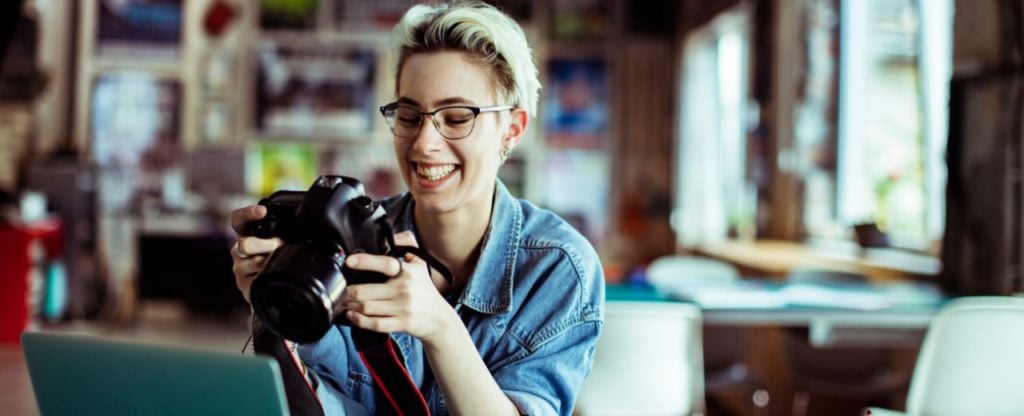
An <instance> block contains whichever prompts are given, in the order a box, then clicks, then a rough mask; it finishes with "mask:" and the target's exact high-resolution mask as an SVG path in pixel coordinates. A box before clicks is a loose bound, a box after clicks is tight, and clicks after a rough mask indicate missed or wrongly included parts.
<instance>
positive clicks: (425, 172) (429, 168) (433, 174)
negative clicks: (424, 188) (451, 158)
mask: <svg viewBox="0 0 1024 416" xmlns="http://www.w3.org/2000/svg"><path fill="white" fill-rule="evenodd" d="M412 165H413V171H414V172H416V175H417V176H420V177H422V178H424V179H427V180H429V181H432V182H433V181H437V180H441V179H443V178H445V177H446V176H448V175H451V174H452V172H455V169H456V166H455V165H453V164H445V165H423V164H420V163H416V162H413V164H412Z"/></svg>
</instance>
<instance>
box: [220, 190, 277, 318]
mask: <svg viewBox="0 0 1024 416" xmlns="http://www.w3.org/2000/svg"><path fill="white" fill-rule="evenodd" d="M265 215H267V207H264V206H262V205H250V206H247V207H245V208H239V209H236V210H234V211H232V212H231V228H233V229H234V230H235V234H236V235H238V241H237V242H236V243H235V245H234V246H233V247H232V248H231V260H232V262H233V265H232V267H231V270H232V271H233V272H234V273H235V285H236V286H238V291H240V292H242V297H244V298H245V301H246V302H249V288H250V287H252V281H253V280H255V279H256V276H257V275H258V274H259V273H260V271H261V270H263V265H264V263H266V262H267V258H268V257H270V254H271V253H273V252H274V250H276V249H277V248H278V247H280V246H281V239H279V238H269V239H263V238H256V237H252V236H246V235H245V224H246V223H248V222H251V221H257V220H259V219H261V218H263V216H265Z"/></svg>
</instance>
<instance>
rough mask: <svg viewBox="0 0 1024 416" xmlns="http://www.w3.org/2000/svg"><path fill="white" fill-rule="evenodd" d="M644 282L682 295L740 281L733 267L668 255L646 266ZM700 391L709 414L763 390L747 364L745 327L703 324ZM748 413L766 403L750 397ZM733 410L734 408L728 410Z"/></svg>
mask: <svg viewBox="0 0 1024 416" xmlns="http://www.w3.org/2000/svg"><path fill="white" fill-rule="evenodd" d="M646 273H647V281H648V283H650V284H651V286H654V287H655V288H657V289H658V291H660V292H662V293H666V294H669V295H673V294H677V295H678V294H686V293H690V292H691V291H694V290H697V291H699V290H707V289H712V290H713V289H714V288H716V287H724V288H727V287H731V286H734V285H737V284H739V283H740V273H739V270H737V269H736V267H735V266H733V265H731V264H729V263H726V262H724V261H721V260H717V259H711V258H706V257H698V256H685V255H669V256H664V257H659V258H657V259H655V260H654V261H653V262H651V264H650V265H648V266H647V270H646ZM702 336H703V340H704V349H703V351H704V390H705V398H706V400H707V402H706V403H705V405H706V407H707V409H706V410H707V411H708V412H709V413H710V414H717V413H728V412H729V411H730V409H729V408H728V404H727V403H729V400H732V399H731V398H732V397H736V396H741V397H751V398H753V397H754V395H755V394H756V393H755V392H757V391H759V390H762V391H763V389H764V386H763V384H764V383H763V382H762V377H761V376H760V374H757V372H754V371H751V369H750V368H748V367H747V364H746V361H747V355H748V351H747V348H748V341H747V339H748V336H747V331H746V329H745V328H740V327H736V326H707V325H705V326H704V331H703V334H702ZM749 405H750V406H751V407H750V408H749V409H743V410H744V411H747V410H749V411H750V413H757V412H759V411H761V410H762V409H759V408H761V407H766V406H767V403H765V402H757V401H754V400H751V402H750V403H749ZM731 410H735V409H731Z"/></svg>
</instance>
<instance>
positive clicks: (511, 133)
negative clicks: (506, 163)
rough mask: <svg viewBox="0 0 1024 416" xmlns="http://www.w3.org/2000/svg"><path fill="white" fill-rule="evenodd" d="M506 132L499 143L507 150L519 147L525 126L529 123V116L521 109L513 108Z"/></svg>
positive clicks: (524, 132)
mask: <svg viewBox="0 0 1024 416" xmlns="http://www.w3.org/2000/svg"><path fill="white" fill-rule="evenodd" d="M510 113H511V114H509V116H510V118H511V120H509V125H508V132H507V133H505V137H504V138H502V139H501V143H502V144H504V145H505V146H508V148H510V149H512V148H515V147H516V146H517V145H519V141H520V140H523V135H525V134H526V126H527V125H528V124H529V123H530V115H529V114H528V113H527V112H526V110H525V109H523V108H519V107H517V108H513V109H512V110H510Z"/></svg>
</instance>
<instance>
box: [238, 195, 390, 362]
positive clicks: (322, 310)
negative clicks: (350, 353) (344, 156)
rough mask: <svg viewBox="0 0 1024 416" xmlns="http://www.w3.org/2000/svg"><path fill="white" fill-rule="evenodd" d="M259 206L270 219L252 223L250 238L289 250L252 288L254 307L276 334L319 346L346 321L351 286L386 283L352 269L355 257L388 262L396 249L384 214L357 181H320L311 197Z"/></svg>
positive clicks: (271, 261) (273, 259) (277, 254)
mask: <svg viewBox="0 0 1024 416" xmlns="http://www.w3.org/2000/svg"><path fill="white" fill-rule="evenodd" d="M260 205H263V206H265V207H267V215H266V216H264V217H263V219H261V220H259V221H253V222H249V223H247V224H246V225H245V230H244V234H245V235H250V236H254V237H259V238H272V237H278V238H280V239H281V240H282V241H283V244H282V245H281V246H280V247H278V248H277V249H276V250H275V251H274V253H273V254H272V255H271V256H270V258H268V259H267V262H266V264H265V265H264V267H263V270H262V271H261V272H260V274H259V276H257V278H256V280H255V281H253V284H252V287H251V289H250V300H251V302H252V307H253V310H254V311H255V313H256V316H257V317H258V318H259V319H260V321H261V322H262V323H263V324H264V325H265V326H266V327H267V328H268V329H270V330H271V331H273V332H274V333H276V334H278V335H280V336H281V337H284V338H286V339H289V340H292V341H295V342H300V343H306V342H313V341H317V340H319V339H320V338H321V337H323V335H324V334H325V333H326V332H327V331H328V330H329V329H330V327H331V325H333V324H334V323H335V320H336V317H339V316H341V317H343V316H344V315H343V313H342V312H343V311H344V307H343V306H342V303H341V302H340V298H341V293H342V291H343V289H344V288H345V286H346V285H353V284H362V283H382V282H385V281H387V279H388V277H387V276H384V275H382V274H380V273H376V272H367V271H362V270H353V269H349V268H348V267H346V266H345V259H346V258H347V256H348V255H350V254H354V253H370V254H387V253H389V252H390V251H391V249H392V247H391V246H392V244H393V241H392V239H391V227H390V225H389V224H388V223H387V220H386V213H385V212H384V208H383V207H381V206H380V204H378V203H376V202H374V201H373V200H372V199H370V198H369V197H367V196H366V195H365V191H364V190H363V185H362V183H360V182H359V181H358V180H356V179H353V178H350V177H345V176H321V177H319V178H317V180H316V181H314V182H313V185H312V186H311V187H310V188H309V190H308V191H305V192H302V191H278V192H275V193H273V194H271V195H270V196H269V197H267V198H264V199H263V200H261V201H260ZM340 322H342V323H344V322H345V321H344V320H342V321H340Z"/></svg>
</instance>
